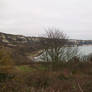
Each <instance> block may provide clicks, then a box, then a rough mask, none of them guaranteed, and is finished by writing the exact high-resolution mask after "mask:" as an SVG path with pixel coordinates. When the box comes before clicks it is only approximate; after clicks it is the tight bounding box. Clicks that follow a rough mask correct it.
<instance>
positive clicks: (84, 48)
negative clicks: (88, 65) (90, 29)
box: [79, 45, 92, 55]
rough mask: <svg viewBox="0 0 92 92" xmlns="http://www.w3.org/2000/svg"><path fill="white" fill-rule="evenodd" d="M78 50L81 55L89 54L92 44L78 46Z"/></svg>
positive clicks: (91, 51)
mask: <svg viewBox="0 0 92 92" xmlns="http://www.w3.org/2000/svg"><path fill="white" fill-rule="evenodd" d="M79 52H80V54H82V55H89V54H91V53H92V45H83V46H79Z"/></svg>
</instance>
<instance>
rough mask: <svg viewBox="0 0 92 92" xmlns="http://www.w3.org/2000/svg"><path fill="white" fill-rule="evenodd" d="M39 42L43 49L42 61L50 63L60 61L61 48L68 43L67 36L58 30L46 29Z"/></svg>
mask: <svg viewBox="0 0 92 92" xmlns="http://www.w3.org/2000/svg"><path fill="white" fill-rule="evenodd" d="M40 42H41V45H42V47H43V48H44V54H43V56H42V59H44V60H45V61H52V62H59V61H61V55H62V54H61V52H63V50H64V49H62V48H63V47H64V46H65V45H66V43H67V42H68V39H67V36H66V35H65V34H64V33H63V32H61V31H59V30H58V29H54V30H53V29H48V30H47V31H46V34H45V37H44V38H43V39H41V41H40Z"/></svg>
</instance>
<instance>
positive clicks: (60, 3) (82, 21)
mask: <svg viewBox="0 0 92 92" xmlns="http://www.w3.org/2000/svg"><path fill="white" fill-rule="evenodd" d="M91 4H92V1H91V0H0V31H1V32H7V33H15V34H24V35H37V34H41V33H42V34H43V33H44V28H47V27H56V28H59V29H61V30H63V31H64V32H65V33H67V34H68V35H69V36H70V37H71V38H74V39H85V38H86V39H92V36H91V35H92V26H91V25H92V5H91Z"/></svg>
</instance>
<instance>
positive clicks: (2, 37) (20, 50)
mask: <svg viewBox="0 0 92 92" xmlns="http://www.w3.org/2000/svg"><path fill="white" fill-rule="evenodd" d="M40 39H43V38H41V37H26V36H23V35H12V34H6V33H0V49H1V48H5V49H6V50H8V51H9V52H11V53H12V57H13V58H14V60H15V62H16V64H28V63H31V62H32V60H31V59H29V58H28V57H27V56H29V55H30V54H31V53H33V52H35V51H38V50H39V49H41V45H40ZM69 44H77V45H89V44H92V40H73V39H70V40H69Z"/></svg>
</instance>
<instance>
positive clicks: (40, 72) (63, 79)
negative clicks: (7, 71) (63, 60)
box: [0, 63, 92, 92]
mask: <svg viewBox="0 0 92 92" xmlns="http://www.w3.org/2000/svg"><path fill="white" fill-rule="evenodd" d="M47 65H48V66H50V64H46V63H35V64H33V65H20V66H16V71H17V72H18V73H17V74H16V73H15V76H14V78H12V79H9V80H7V81H5V82H3V83H0V92H92V63H73V64H62V65H60V64H59V65H60V66H59V65H58V67H57V69H56V68H55V69H56V70H55V69H53V70H52V68H51V67H50V68H48V66H47Z"/></svg>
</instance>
